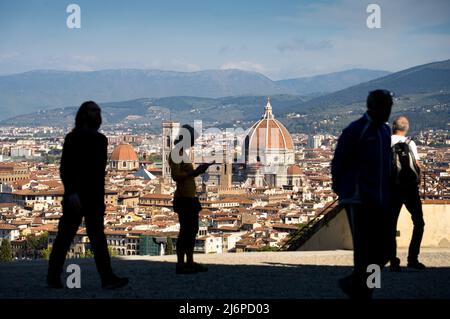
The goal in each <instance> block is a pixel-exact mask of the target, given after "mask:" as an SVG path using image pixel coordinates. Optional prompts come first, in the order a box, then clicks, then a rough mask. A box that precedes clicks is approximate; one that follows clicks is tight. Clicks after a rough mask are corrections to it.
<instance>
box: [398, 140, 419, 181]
mask: <svg viewBox="0 0 450 319" xmlns="http://www.w3.org/2000/svg"><path fill="white" fill-rule="evenodd" d="M410 142H411V140H410V139H407V140H406V141H405V142H398V143H396V144H394V146H392V155H393V167H394V178H395V183H396V184H400V185H418V184H419V183H420V168H419V166H418V165H417V163H416V158H415V156H414V154H413V152H412V151H411V147H410V146H409V143H410Z"/></svg>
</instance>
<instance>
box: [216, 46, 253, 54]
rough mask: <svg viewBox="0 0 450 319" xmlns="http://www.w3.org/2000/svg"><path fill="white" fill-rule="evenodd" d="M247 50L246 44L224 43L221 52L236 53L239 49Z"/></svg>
mask: <svg viewBox="0 0 450 319" xmlns="http://www.w3.org/2000/svg"><path fill="white" fill-rule="evenodd" d="M244 50H247V46H246V45H241V46H232V45H224V46H222V47H221V48H220V49H219V51H218V52H219V54H226V53H234V52H238V51H244Z"/></svg>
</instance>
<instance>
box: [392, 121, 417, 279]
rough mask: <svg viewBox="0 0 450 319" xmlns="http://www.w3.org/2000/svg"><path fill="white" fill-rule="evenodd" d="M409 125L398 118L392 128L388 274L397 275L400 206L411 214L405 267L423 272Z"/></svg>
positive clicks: (412, 145) (398, 264) (414, 158)
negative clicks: (392, 170)
mask: <svg viewBox="0 0 450 319" xmlns="http://www.w3.org/2000/svg"><path fill="white" fill-rule="evenodd" d="M408 130H409V122H408V119H407V118H406V117H405V116H399V117H397V118H396V119H395V120H394V123H393V125H392V131H393V135H392V148H393V156H394V163H395V165H394V180H395V183H394V190H393V203H392V209H393V218H394V222H393V229H392V230H393V237H394V238H393V250H392V255H391V256H390V257H391V258H390V269H391V271H401V267H400V259H399V258H397V256H396V255H397V243H396V233H397V221H398V217H399V215H400V210H401V209H402V206H403V205H405V206H406V208H407V209H408V211H409V213H410V214H411V219H412V221H413V225H414V229H413V233H412V238H411V242H410V244H409V251H408V267H410V268H415V269H425V268H426V267H425V265H424V264H422V263H421V262H419V253H420V244H421V242H422V236H423V231H424V226H425V222H424V220H423V211H422V202H421V201H420V194H419V183H420V168H419V154H418V153H417V146H416V144H415V143H414V141H412V140H411V139H409V138H407V137H406V134H407V133H408Z"/></svg>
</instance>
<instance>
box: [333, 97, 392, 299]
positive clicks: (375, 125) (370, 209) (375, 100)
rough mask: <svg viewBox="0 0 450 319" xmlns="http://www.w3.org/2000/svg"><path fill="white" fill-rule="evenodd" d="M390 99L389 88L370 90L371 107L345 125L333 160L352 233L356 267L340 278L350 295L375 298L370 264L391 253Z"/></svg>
mask: <svg viewBox="0 0 450 319" xmlns="http://www.w3.org/2000/svg"><path fill="white" fill-rule="evenodd" d="M392 104H393V100H392V95H391V93H390V92H389V91H386V90H375V91H372V92H370V94H369V96H368V97H367V112H366V113H365V114H364V115H363V116H362V117H361V118H360V119H358V120H356V121H354V122H352V123H351V124H350V125H349V126H348V127H347V128H345V129H344V130H343V131H342V134H341V136H340V137H339V140H338V144H337V147H336V150H335V153H334V158H333V160H332V167H331V173H332V179H333V190H334V191H335V192H336V194H337V195H338V196H339V202H340V204H343V205H344V207H345V210H346V212H347V216H348V220H349V224H350V228H351V232H352V237H353V254H354V270H353V273H352V275H350V276H349V277H346V278H343V279H341V280H340V281H339V284H340V287H341V289H342V290H343V291H344V292H345V293H346V294H347V295H349V296H350V297H351V298H371V296H372V289H369V288H368V286H367V277H368V273H367V267H368V266H369V265H370V264H376V265H379V266H380V267H383V266H384V265H385V264H386V262H387V260H388V258H389V257H388V254H389V244H390V238H391V236H390V235H391V233H390V232H389V231H390V225H392V222H391V220H392V218H391V217H390V216H391V208H390V204H391V199H390V194H391V184H392V180H391V165H392V154H391V133H390V129H389V126H388V125H387V124H386V122H387V121H388V119H389V115H390V113H391V108H392Z"/></svg>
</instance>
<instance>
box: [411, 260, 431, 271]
mask: <svg viewBox="0 0 450 319" xmlns="http://www.w3.org/2000/svg"><path fill="white" fill-rule="evenodd" d="M408 268H414V269H419V270H423V269H426V268H427V267H426V266H425V265H424V264H422V263H421V262H419V261H414V262H408Z"/></svg>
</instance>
